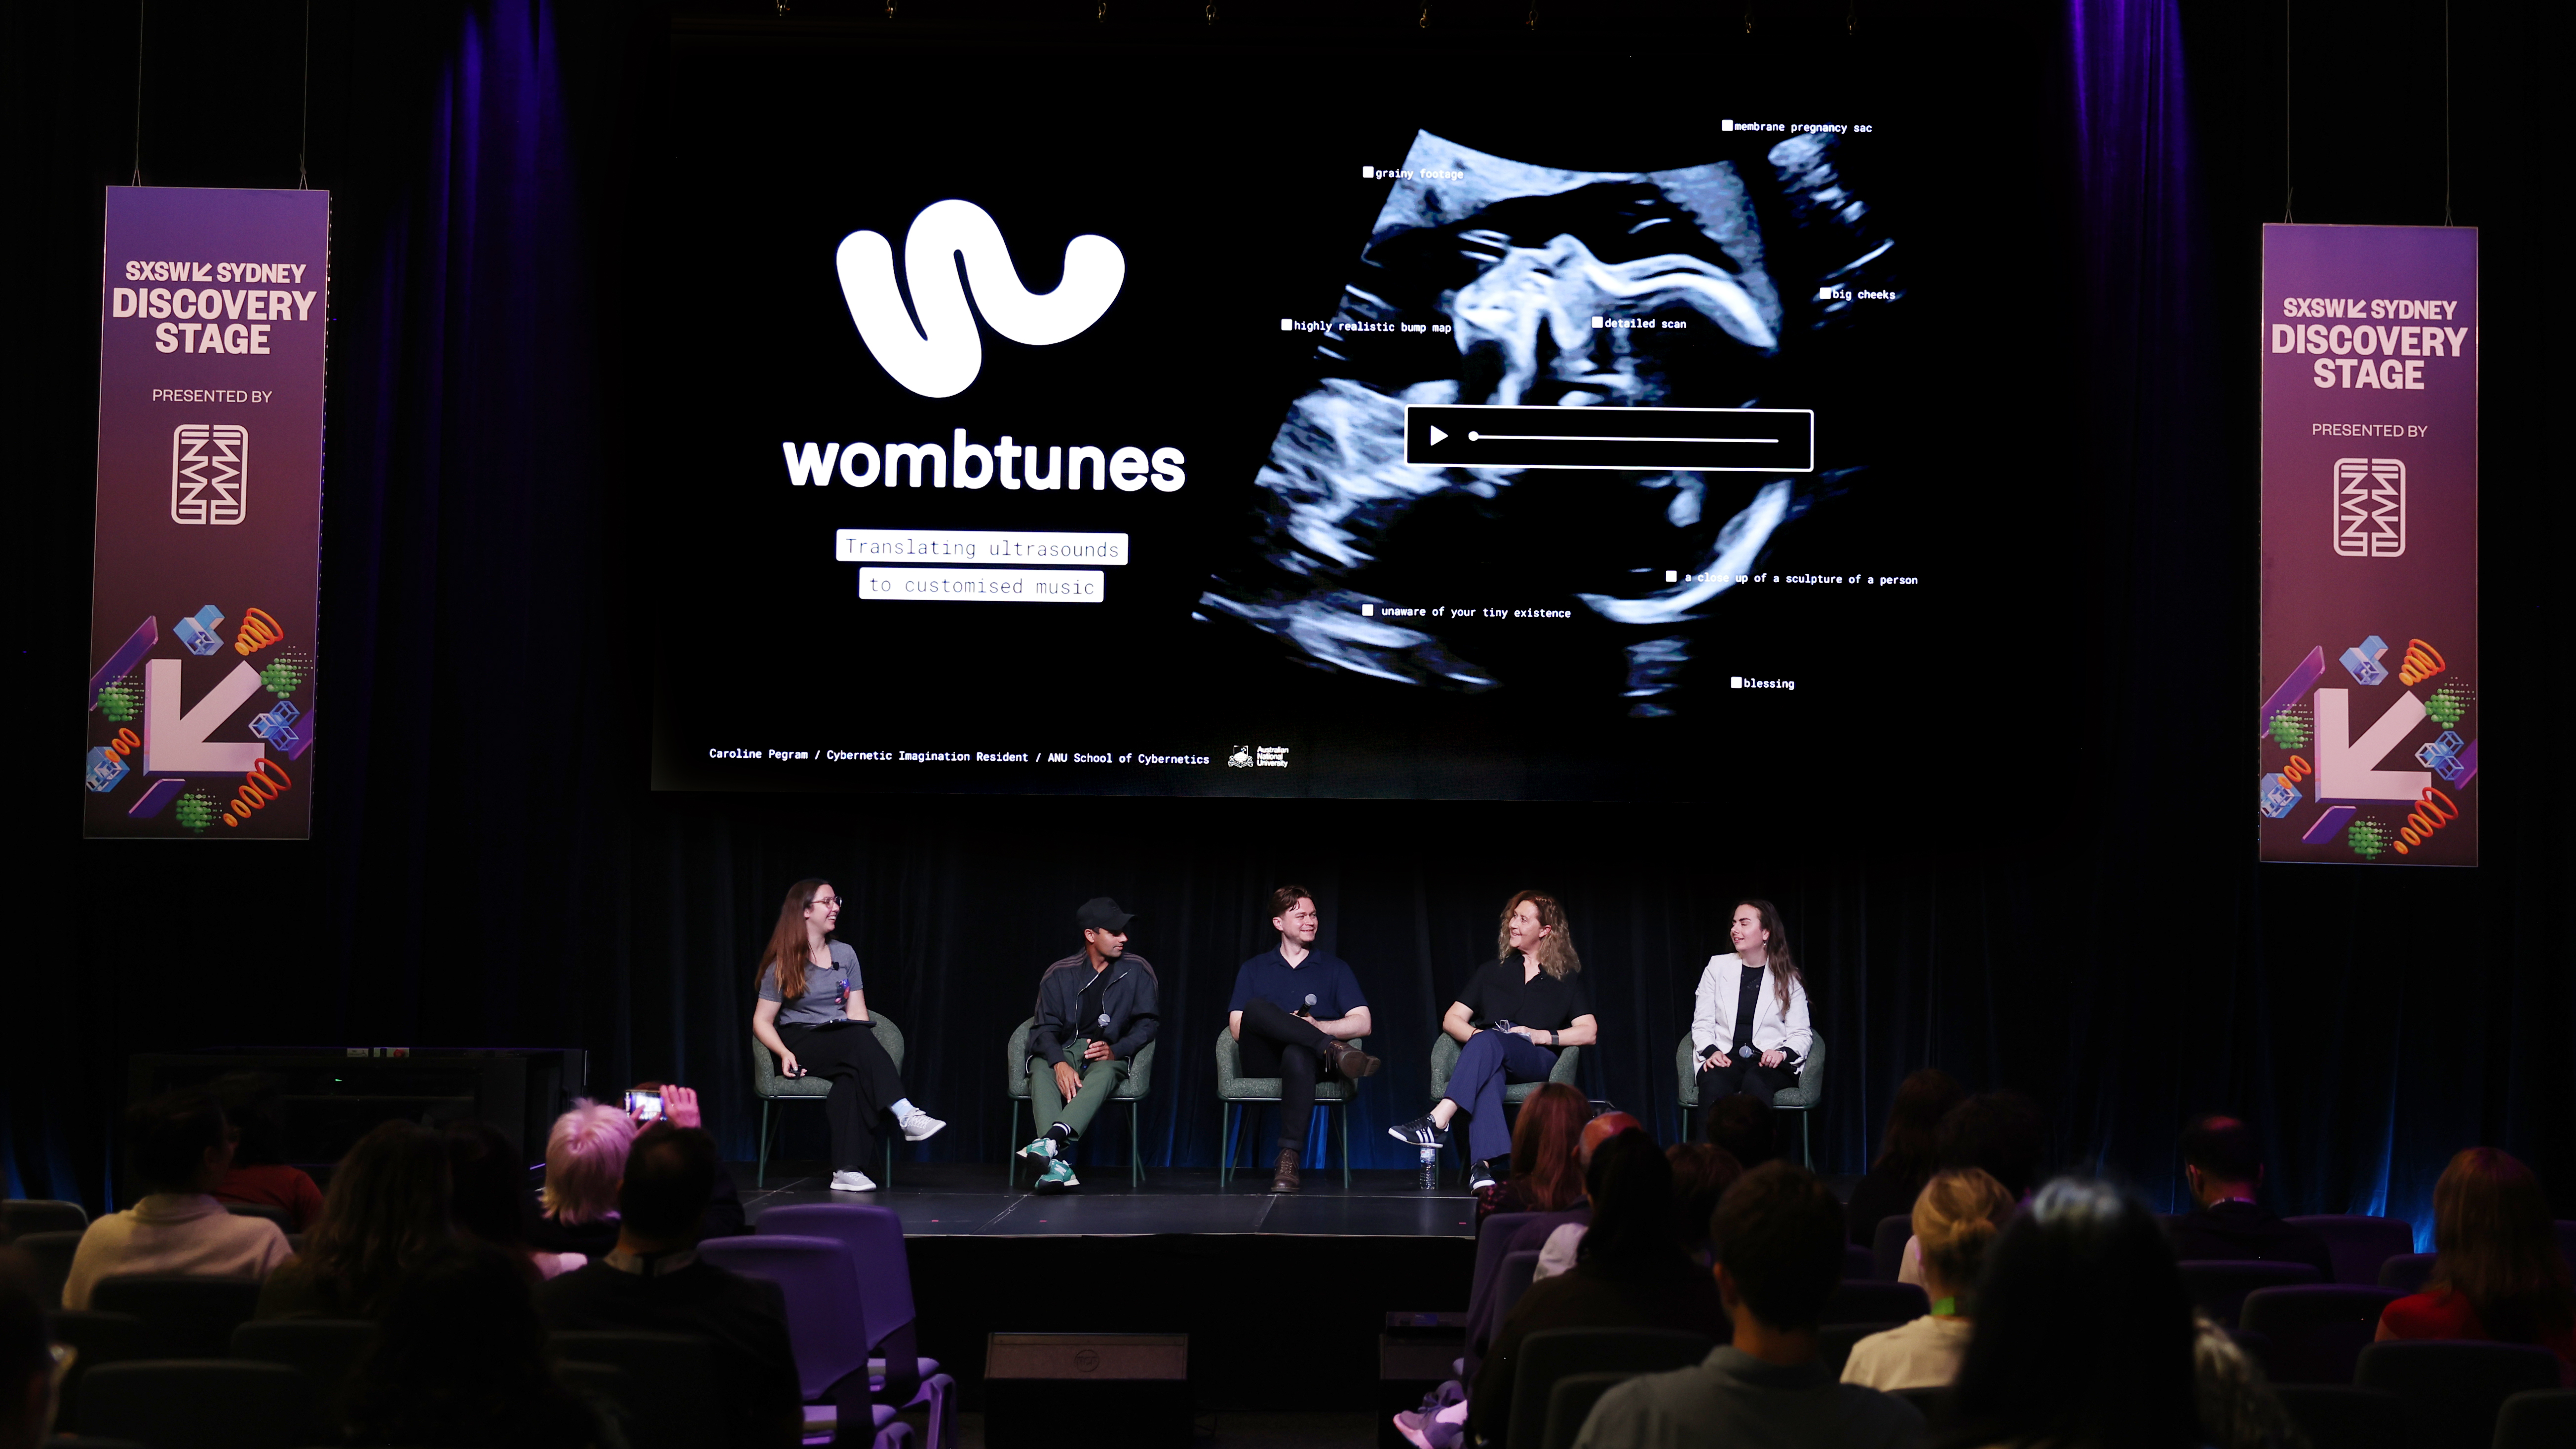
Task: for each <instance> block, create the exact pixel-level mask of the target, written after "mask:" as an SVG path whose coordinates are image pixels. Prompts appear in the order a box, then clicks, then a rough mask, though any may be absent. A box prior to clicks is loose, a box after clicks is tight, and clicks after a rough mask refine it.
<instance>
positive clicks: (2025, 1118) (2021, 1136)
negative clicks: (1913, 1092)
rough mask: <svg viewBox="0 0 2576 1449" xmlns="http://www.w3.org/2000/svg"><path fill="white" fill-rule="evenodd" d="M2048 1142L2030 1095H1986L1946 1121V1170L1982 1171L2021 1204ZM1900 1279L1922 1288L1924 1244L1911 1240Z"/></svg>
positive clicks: (1942, 1140) (1942, 1147) (1942, 1142)
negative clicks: (1975, 1169)
mask: <svg viewBox="0 0 2576 1449" xmlns="http://www.w3.org/2000/svg"><path fill="white" fill-rule="evenodd" d="M2047 1144H2048V1124H2047V1123H2046V1122H2045V1121H2044V1120H2043V1119H2042V1118H2041V1117H2040V1115H2039V1108H2038V1106H2037V1105H2036V1104H2034V1103H2033V1102H2032V1101H2031V1100H2030V1099H2029V1098H2028V1097H2025V1096H2023V1095H2021V1094H2020V1093H2019V1092H1980V1093H1978V1094H1977V1095H1976V1096H1973V1097H1970V1098H1969V1099H1968V1100H1966V1101H1964V1102H1961V1103H1960V1104H1959V1105H1958V1106H1956V1107H1953V1108H1951V1109H1950V1111H1949V1114H1948V1115H1947V1116H1944V1117H1943V1118H1942V1119H1941V1130H1940V1133H1939V1148H1938V1152H1939V1157H1940V1164H1941V1167H1942V1168H1943V1169H1945V1170H1948V1169H1962V1170H1964V1169H1966V1168H1971V1167H1973V1168H1977V1169H1978V1170H1980V1171H1982V1172H1984V1173H1985V1174H1986V1175H1987V1176H1989V1177H1992V1178H1993V1179H1994V1180H1995V1181H1997V1182H2000V1183H2002V1184H2003V1185H2004V1191H2006V1192H2008V1193H2011V1194H2012V1196H2013V1201H2015V1202H2020V1201H2021V1200H2022V1199H2024V1198H2027V1197H2029V1196H2030V1190H2031V1187H2032V1185H2033V1184H2035V1183H2036V1182H2038V1181H2039V1159H2040V1155H2041V1153H2043V1152H2044V1151H2046V1150H2047ZM1896 1278H1897V1281H1898V1282H1900V1283H1912V1284H1915V1285H1917V1286H1918V1287H1919V1286H1920V1285H1921V1284H1922V1282H1923V1245H1922V1244H1921V1243H1920V1242H1917V1241H1915V1240H1914V1239H1912V1238H1908V1239H1907V1240H1906V1242H1905V1258H1904V1261H1903V1262H1902V1263H1901V1264H1900V1265H1899V1266H1898V1267H1897V1270H1896Z"/></svg>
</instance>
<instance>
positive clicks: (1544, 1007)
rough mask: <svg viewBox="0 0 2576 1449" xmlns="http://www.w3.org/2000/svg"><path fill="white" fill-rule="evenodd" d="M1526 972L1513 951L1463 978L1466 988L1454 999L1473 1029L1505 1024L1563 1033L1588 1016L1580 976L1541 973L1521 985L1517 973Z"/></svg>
mask: <svg viewBox="0 0 2576 1449" xmlns="http://www.w3.org/2000/svg"><path fill="white" fill-rule="evenodd" d="M1528 969H1529V968H1528V967H1527V966H1526V965H1524V964H1523V963H1522V957H1521V953H1520V952H1518V951H1514V952H1513V953H1512V954H1510V955H1509V956H1506V957H1504V958H1503V959H1502V960H1500V961H1488V962H1486V963H1485V964H1484V965H1482V966H1479V967H1477V968H1476V970H1475V973H1474V974H1473V975H1471V976H1469V977H1468V978H1467V984H1466V985H1465V986H1462V987H1460V988H1459V989H1458V999H1459V1000H1460V1001H1463V1002H1465V1003H1467V1010H1468V1012H1469V1013H1470V1014H1471V1016H1472V1019H1473V1020H1474V1022H1475V1024H1476V1025H1477V1026H1479V1027H1487V1026H1491V1025H1493V1024H1494V1023H1495V1022H1497V1021H1508V1022H1510V1023H1511V1024H1512V1025H1514V1026H1526V1027H1528V1028H1530V1029H1531V1030H1533V1031H1563V1030H1564V1029H1565V1028H1567V1027H1569V1026H1572V1025H1573V1024H1574V1019H1575V1018H1576V1017H1578V1016H1590V1015H1591V1014H1592V996H1591V993H1590V992H1587V991H1585V990H1584V989H1583V973H1581V972H1579V971H1578V972H1575V973H1574V974H1573V975H1570V976H1566V977H1562V978H1559V977H1555V976H1550V975H1548V974H1547V973H1546V972H1545V971H1541V972H1540V973H1538V975H1537V976H1535V977H1532V978H1531V979H1530V980H1527V981H1523V980H1522V979H1521V973H1523V972H1524V971H1526V970H1528Z"/></svg>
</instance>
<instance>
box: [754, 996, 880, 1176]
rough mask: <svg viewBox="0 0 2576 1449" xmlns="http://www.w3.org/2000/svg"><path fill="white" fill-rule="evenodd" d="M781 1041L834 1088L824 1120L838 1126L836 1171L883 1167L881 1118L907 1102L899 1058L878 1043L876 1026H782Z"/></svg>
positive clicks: (834, 1135)
mask: <svg viewBox="0 0 2576 1449" xmlns="http://www.w3.org/2000/svg"><path fill="white" fill-rule="evenodd" d="M778 1039H779V1040H780V1041H783V1042H785V1043H787V1049H788V1050H789V1051H791V1052H794V1053H796V1062H797V1065H799V1066H802V1067H803V1068H804V1069H805V1070H807V1071H809V1072H812V1073H813V1074H814V1075H816V1076H818V1077H822V1078H824V1079H825V1080H827V1081H829V1082H830V1083H831V1084H832V1094H831V1095H830V1096H828V1097H825V1098H824V1099H823V1116H824V1118H825V1119H826V1120H827V1121H829V1122H830V1123H831V1126H832V1170H833V1171H834V1172H867V1171H869V1170H871V1169H873V1168H875V1167H876V1166H877V1165H878V1164H877V1132H876V1121H877V1117H878V1114H880V1113H882V1112H884V1111H885V1109H887V1108H888V1107H891V1106H893V1105H894V1104H895V1103H897V1102H899V1101H901V1100H903V1078H902V1076H901V1075H899V1074H898V1073H897V1072H896V1071H895V1069H894V1058H892V1057H890V1056H887V1055H886V1049H885V1048H884V1047H883V1046H880V1045H879V1044H878V1043H877V1031H876V1027H875V1026H873V1025H867V1024H862V1023H860V1022H855V1021H846V1022H835V1023H833V1024H832V1025H830V1026H802V1025H790V1024H788V1023H786V1022H780V1023H779V1025H778Z"/></svg>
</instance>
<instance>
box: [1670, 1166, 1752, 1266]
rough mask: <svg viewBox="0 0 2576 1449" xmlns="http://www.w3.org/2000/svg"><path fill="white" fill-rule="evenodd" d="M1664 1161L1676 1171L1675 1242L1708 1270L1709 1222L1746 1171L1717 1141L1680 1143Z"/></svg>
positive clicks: (1674, 1200)
mask: <svg viewBox="0 0 2576 1449" xmlns="http://www.w3.org/2000/svg"><path fill="white" fill-rule="evenodd" d="M1664 1160H1665V1161H1666V1162H1669V1163H1671V1164H1672V1169H1673V1239H1674V1241H1676V1242H1678V1243H1680V1244H1681V1245H1682V1250H1683V1251H1684V1252H1687V1253H1689V1254H1690V1255H1691V1261H1693V1262H1695V1263H1697V1264H1699V1265H1700V1266H1701V1267H1702V1268H1706V1267H1708V1266H1709V1254H1708V1220H1709V1218H1710V1217H1711V1216H1713V1215H1715V1213H1716V1212H1717V1202H1718V1199H1720V1198H1722V1197H1724V1196H1726V1190H1727V1189H1728V1188H1730V1187H1733V1186H1735V1180H1736V1179H1737V1178H1739V1177H1742V1176H1743V1175H1744V1168H1743V1166H1742V1165H1741V1164H1739V1163H1738V1162H1737V1161H1736V1160H1735V1154H1734V1153H1732V1152H1729V1151H1727V1150H1726V1149H1725V1148H1723V1147H1720V1146H1718V1145H1717V1144H1716V1143H1713V1142H1676V1143H1674V1144H1673V1145H1672V1146H1670V1147H1668V1148H1666V1149H1664Z"/></svg>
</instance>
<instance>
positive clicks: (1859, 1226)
mask: <svg viewBox="0 0 2576 1449" xmlns="http://www.w3.org/2000/svg"><path fill="white" fill-rule="evenodd" d="M1967 1096H1968V1089H1967V1088H1965V1087H1962V1086H1960V1085H1959V1080H1958V1078H1956V1077H1953V1076H1951V1075H1950V1074H1949V1073H1948V1072H1944V1071H1941V1070H1938V1069H1937V1068H1933V1067H1925V1068H1924V1069H1923V1070H1921V1071H1919V1072H1916V1073H1914V1074H1912V1075H1911V1076H1908V1077H1907V1078H1906V1079H1905V1080H1904V1081H1902V1082H1900V1083H1898V1084H1897V1087H1896V1100H1895V1102H1893V1103H1892V1104H1890V1105H1889V1107H1888V1109H1887V1130H1886V1132H1885V1133H1884V1134H1883V1135H1882V1136H1881V1137H1880V1138H1879V1143H1878V1158H1877V1160H1876V1161H1874V1162H1872V1163H1870V1165H1869V1171H1868V1173H1866V1174H1865V1175H1863V1176H1862V1178H1861V1180H1860V1182H1859V1184H1858V1185H1856V1186H1854V1187H1853V1188H1852V1195H1851V1201H1850V1202H1849V1203H1848V1204H1846V1205H1845V1208H1844V1211H1843V1216H1844V1217H1845V1218H1846V1219H1847V1220H1848V1221H1849V1222H1850V1224H1851V1240H1852V1241H1853V1242H1855V1243H1858V1244H1859V1245H1860V1246H1862V1247H1864V1248H1866V1247H1871V1246H1873V1245H1874V1244H1875V1243H1876V1242H1877V1240H1878V1225H1879V1222H1880V1220H1882V1219H1885V1218H1892V1217H1896V1216H1898V1215H1900V1214H1903V1213H1910V1212H1912V1211H1914V1200H1915V1199H1916V1198H1918V1197H1920V1196H1922V1195H1923V1184H1925V1183H1927V1182H1930V1181H1931V1180H1932V1174H1933V1173H1934V1172H1936V1171H1938V1170H1939V1167H1940V1162H1939V1158H1940V1155H1941V1151H1940V1147H1941V1143H1940V1135H1941V1119H1942V1118H1943V1117H1946V1116H1948V1115H1949V1113H1950V1109H1951V1108H1953V1107H1956V1106H1958V1105H1959V1104H1960V1103H1961V1102H1963V1101H1965V1100H1967Z"/></svg>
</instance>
